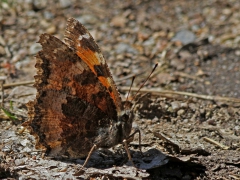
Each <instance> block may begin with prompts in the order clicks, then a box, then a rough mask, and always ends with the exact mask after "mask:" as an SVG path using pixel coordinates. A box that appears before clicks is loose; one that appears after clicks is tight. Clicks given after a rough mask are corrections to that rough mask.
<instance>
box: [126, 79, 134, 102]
mask: <svg viewBox="0 0 240 180" xmlns="http://www.w3.org/2000/svg"><path fill="white" fill-rule="evenodd" d="M134 80H135V76H133V77H132V83H131V86H130V88H129V90H128V93H127V99H126V101H128V97H129V94H130V92H131V89H132V86H133V82H134Z"/></svg>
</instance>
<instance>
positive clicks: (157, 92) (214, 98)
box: [119, 86, 240, 103]
mask: <svg viewBox="0 0 240 180" xmlns="http://www.w3.org/2000/svg"><path fill="white" fill-rule="evenodd" d="M119 89H120V90H122V91H128V90H129V87H127V86H123V87H120V88H119ZM138 89H139V88H135V87H132V91H135V92H136V91H138ZM140 92H143V93H152V94H154V95H162V96H164V95H169V94H170V95H174V94H175V95H183V96H190V97H196V98H200V99H206V100H212V101H224V102H234V103H240V99H239V98H232V97H221V96H210V95H202V94H195V93H189V92H182V91H170V90H161V89H154V88H152V89H146V88H145V89H141V90H140Z"/></svg>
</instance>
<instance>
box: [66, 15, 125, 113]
mask: <svg viewBox="0 0 240 180" xmlns="http://www.w3.org/2000/svg"><path fill="white" fill-rule="evenodd" d="M65 42H66V44H68V46H69V47H70V48H72V49H73V50H74V51H75V52H76V54H77V55H78V56H79V57H80V58H81V59H82V60H83V61H84V62H85V63H86V64H87V65H88V66H89V68H90V69H91V71H92V72H93V73H94V74H95V75H96V76H97V77H98V79H99V80H100V81H101V83H102V84H103V85H104V86H105V87H106V88H107V91H108V93H109V94H110V96H111V97H112V99H113V100H114V103H115V105H116V108H117V112H118V113H120V112H121V111H122V101H121V97H120V95H119V93H118V90H117V87H116V85H115V83H114V81H113V78H112V75H111V73H110V71H109V68H108V65H107V63H106V61H105V59H104V57H103V55H102V53H101V51H100V48H99V47H98V45H97V44H96V42H95V41H94V39H93V37H92V36H91V34H90V33H89V32H88V30H87V29H86V28H85V27H84V26H83V25H82V24H81V23H80V22H78V21H77V20H75V19H73V18H69V19H68V24H67V28H66V31H65Z"/></svg>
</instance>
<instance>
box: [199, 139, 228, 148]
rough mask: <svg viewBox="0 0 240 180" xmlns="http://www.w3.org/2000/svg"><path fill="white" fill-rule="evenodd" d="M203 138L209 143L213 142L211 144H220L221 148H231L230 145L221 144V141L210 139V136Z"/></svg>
mask: <svg viewBox="0 0 240 180" xmlns="http://www.w3.org/2000/svg"><path fill="white" fill-rule="evenodd" d="M203 140H204V141H207V142H209V143H211V144H214V145H215V146H218V147H220V148H222V149H224V150H228V149H229V147H228V146H225V145H223V144H221V143H219V142H217V141H215V140H213V139H210V138H208V137H203Z"/></svg>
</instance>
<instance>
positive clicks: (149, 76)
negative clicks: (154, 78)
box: [130, 63, 158, 100]
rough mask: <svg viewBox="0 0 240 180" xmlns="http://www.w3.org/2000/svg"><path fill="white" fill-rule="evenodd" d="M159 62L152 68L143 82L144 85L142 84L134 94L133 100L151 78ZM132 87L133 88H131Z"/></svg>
mask: <svg viewBox="0 0 240 180" xmlns="http://www.w3.org/2000/svg"><path fill="white" fill-rule="evenodd" d="M157 66H158V63H156V64H155V66H154V68H153V69H152V72H151V73H150V74H149V75H148V77H147V78H146V80H145V81H144V82H143V83H142V85H141V86H140V88H139V89H138V90H137V92H136V94H135V95H134V96H133V98H132V100H134V99H135V97H136V96H137V94H138V93H139V91H140V90H141V89H142V87H143V86H144V85H145V83H146V82H147V81H148V80H149V78H150V77H151V75H152V74H153V72H154V71H155V69H156V68H157ZM130 89H131V88H130Z"/></svg>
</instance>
